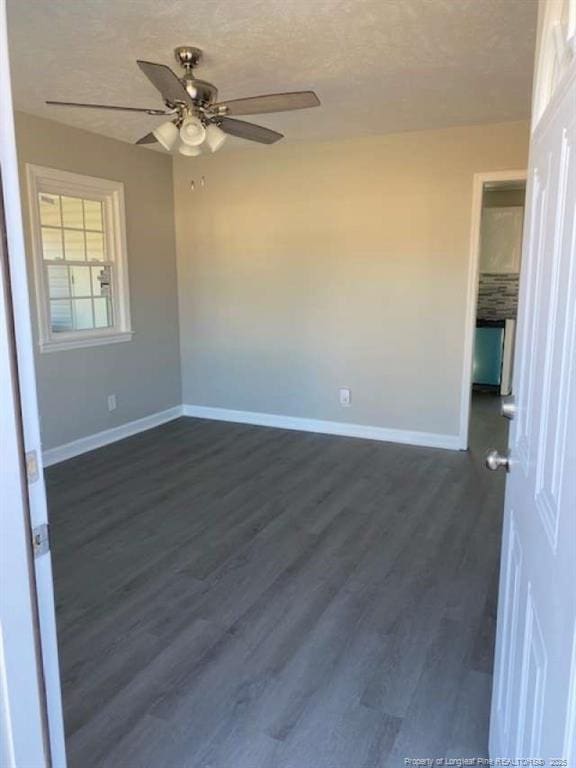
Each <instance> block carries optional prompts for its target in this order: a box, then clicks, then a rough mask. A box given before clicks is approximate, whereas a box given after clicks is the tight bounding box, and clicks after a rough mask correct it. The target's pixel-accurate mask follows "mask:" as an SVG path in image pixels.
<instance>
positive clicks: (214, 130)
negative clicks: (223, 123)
mask: <svg viewBox="0 0 576 768" xmlns="http://www.w3.org/2000/svg"><path fill="white" fill-rule="evenodd" d="M225 141H226V134H225V133H224V131H223V130H222V128H219V127H218V126H217V125H214V124H212V125H209V126H208V128H206V144H207V145H208V146H209V147H210V151H211V152H217V151H218V150H219V149H220V147H221V146H222V144H224V142H225Z"/></svg>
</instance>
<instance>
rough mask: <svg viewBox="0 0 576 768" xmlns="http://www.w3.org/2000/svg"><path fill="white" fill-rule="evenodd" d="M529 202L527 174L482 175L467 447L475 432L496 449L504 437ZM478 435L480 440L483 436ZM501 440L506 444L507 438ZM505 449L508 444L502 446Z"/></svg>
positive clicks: (475, 214) (478, 180)
mask: <svg viewBox="0 0 576 768" xmlns="http://www.w3.org/2000/svg"><path fill="white" fill-rule="evenodd" d="M525 198H526V173H525V172H523V171H510V172H498V173H493V174H478V175H477V176H476V177H475V180H474V204H473V211H472V235H471V238H472V239H471V260H470V261H471V264H470V286H469V288H470V290H469V294H468V328H467V338H466V355H465V365H466V370H465V376H464V382H463V387H464V391H463V398H462V403H463V407H462V429H461V435H462V438H463V439H462V443H463V444H462V447H463V448H467V447H468V446H469V443H470V431H471V430H474V431H475V433H476V434H475V438H476V439H475V443H478V438H480V440H481V442H484V440H485V441H486V447H487V448H488V447H489V445H491V444H493V442H494V437H495V436H496V435H497V434H500V433H502V432H503V430H502V422H501V419H500V409H501V403H502V398H505V397H509V396H510V395H512V392H513V386H514V344H515V338H516V317H517V311H518V295H519V288H520V271H521V266H522V235H523V226H524V209H525ZM478 431H480V432H481V434H480V435H479V434H478ZM501 436H502V438H503V439H504V441H505V438H506V435H505V434H504V433H503V434H502V435H501ZM501 447H502V448H505V444H503V445H502V446H501Z"/></svg>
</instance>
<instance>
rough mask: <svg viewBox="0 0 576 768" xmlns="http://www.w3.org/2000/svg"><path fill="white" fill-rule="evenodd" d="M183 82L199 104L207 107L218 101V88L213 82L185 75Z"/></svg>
mask: <svg viewBox="0 0 576 768" xmlns="http://www.w3.org/2000/svg"><path fill="white" fill-rule="evenodd" d="M182 83H183V84H184V87H185V88H186V90H187V91H188V93H189V94H190V96H191V97H192V98H193V99H194V101H195V102H196V103H197V104H198V106H201V107H207V106H208V105H209V104H212V103H213V102H214V101H216V99H217V97H218V88H216V86H215V85H212V83H207V82H206V81H205V80H196V79H195V78H193V77H190V78H188V77H184V79H183V80H182Z"/></svg>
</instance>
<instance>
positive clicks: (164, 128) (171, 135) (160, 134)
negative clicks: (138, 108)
mask: <svg viewBox="0 0 576 768" xmlns="http://www.w3.org/2000/svg"><path fill="white" fill-rule="evenodd" d="M152 133H153V134H154V138H155V139H156V140H157V141H158V142H160V144H162V146H163V147H164V149H167V150H168V152H170V150H171V149H172V148H173V147H174V145H175V144H176V142H177V140H178V128H176V126H175V125H174V123H172V122H170V120H169V121H168V122H167V123H162V125H160V126H158V128H155V129H154V130H153V131H152Z"/></svg>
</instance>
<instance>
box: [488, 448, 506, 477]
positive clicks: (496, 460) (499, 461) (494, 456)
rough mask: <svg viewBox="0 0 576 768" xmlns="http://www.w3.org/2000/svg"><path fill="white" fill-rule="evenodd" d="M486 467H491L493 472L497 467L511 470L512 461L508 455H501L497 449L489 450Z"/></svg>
mask: <svg viewBox="0 0 576 768" xmlns="http://www.w3.org/2000/svg"><path fill="white" fill-rule="evenodd" d="M485 464H486V468H487V469H491V470H492V471H493V472H494V471H496V470H497V469H505V470H506V472H510V461H509V459H508V456H501V455H500V454H499V453H498V451H497V450H493V451H489V452H488V453H487V454H486V461H485Z"/></svg>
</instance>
